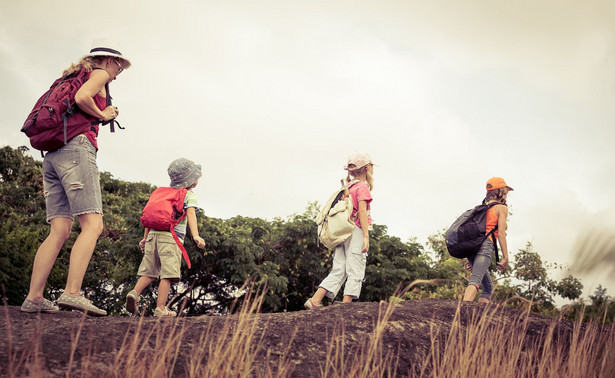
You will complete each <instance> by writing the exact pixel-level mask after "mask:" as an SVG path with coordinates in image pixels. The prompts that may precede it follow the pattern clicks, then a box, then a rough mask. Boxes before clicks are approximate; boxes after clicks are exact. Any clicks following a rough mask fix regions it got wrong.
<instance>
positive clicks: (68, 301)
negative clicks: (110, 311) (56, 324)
mask: <svg viewBox="0 0 615 378" xmlns="http://www.w3.org/2000/svg"><path fill="white" fill-rule="evenodd" d="M57 303H58V307H60V308H66V309H69V310H77V311H81V312H85V313H86V314H88V315H92V316H107V311H105V310H102V309H100V308H98V307H96V306H94V305H93V304H92V302H90V301H89V300H88V299H86V298H85V297H84V296H83V295H80V296H73V295H68V294H66V293H62V295H60V298H58V301H57Z"/></svg>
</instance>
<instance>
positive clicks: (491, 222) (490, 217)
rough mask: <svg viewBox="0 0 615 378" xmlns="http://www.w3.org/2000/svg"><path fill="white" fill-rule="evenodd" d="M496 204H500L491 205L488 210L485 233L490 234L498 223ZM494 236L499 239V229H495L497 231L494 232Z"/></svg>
mask: <svg viewBox="0 0 615 378" xmlns="http://www.w3.org/2000/svg"><path fill="white" fill-rule="evenodd" d="M496 206H498V205H495V206H493V207H491V208H490V209H489V210H487V222H486V223H485V226H486V232H485V234H488V233H489V232H490V231H491V230H493V229H494V228H495V226H497V225H498V215H497V214H496V212H495V208H496ZM493 236H494V237H495V239H496V240H497V239H498V230H495V232H494V233H493Z"/></svg>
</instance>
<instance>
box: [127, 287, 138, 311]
mask: <svg viewBox="0 0 615 378" xmlns="http://www.w3.org/2000/svg"><path fill="white" fill-rule="evenodd" d="M126 311H128V312H130V313H131V314H132V315H135V314H136V313H137V312H138V311H139V296H138V295H137V292H136V291H134V290H130V292H129V293H128V295H126Z"/></svg>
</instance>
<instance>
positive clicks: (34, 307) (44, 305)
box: [21, 298, 60, 314]
mask: <svg viewBox="0 0 615 378" xmlns="http://www.w3.org/2000/svg"><path fill="white" fill-rule="evenodd" d="M21 311H23V312H47V313H50V314H55V313H56V312H58V311H60V308H59V307H58V306H56V305H54V304H53V302H52V301H50V300H48V299H45V298H43V300H42V301H41V302H34V301H31V300H29V299H28V298H26V300H25V301H23V304H22V305H21Z"/></svg>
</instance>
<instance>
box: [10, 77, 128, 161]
mask: <svg viewBox="0 0 615 378" xmlns="http://www.w3.org/2000/svg"><path fill="white" fill-rule="evenodd" d="M87 74H88V73H87V72H86V70H85V69H83V68H82V69H81V70H79V71H76V72H73V73H71V74H68V75H65V76H62V77H61V78H59V79H57V80H56V81H54V82H53V84H52V85H51V87H50V88H49V90H48V91H47V92H45V93H44V94H43V95H42V96H41V98H39V99H38V101H37V102H36V104H35V105H34V108H33V109H32V111H31V112H30V114H29V115H28V117H27V118H26V122H24V124H23V127H22V128H21V131H22V132H24V133H25V134H26V135H27V136H28V137H29V138H30V144H31V145H32V147H34V148H36V149H37V150H40V151H54V150H57V149H58V148H60V147H62V146H64V145H65V144H66V143H68V141H69V140H71V139H72V138H74V137H76V136H77V135H79V134H82V133H83V132H85V131H88V130H90V129H91V130H93V131H96V130H97V129H96V128H95V127H94V126H96V125H98V124H99V123H100V120H98V119H97V118H95V117H92V116H91V115H89V114H87V113H85V112H83V111H81V109H79V107H78V106H77V105H75V93H77V91H78V90H79V88H81V86H82V85H83V84H84V83H85V82H86V81H87V80H88V75H87ZM105 88H106V90H107V106H109V105H111V96H110V95H109V85H108V84H106V85H105ZM107 123H110V129H111V132H115V128H114V122H113V121H109V122H105V123H103V125H105V124H107ZM118 127H119V128H123V127H121V126H120V125H119V123H118Z"/></svg>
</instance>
